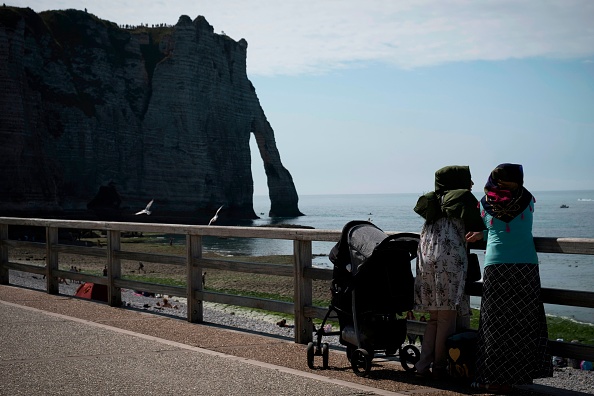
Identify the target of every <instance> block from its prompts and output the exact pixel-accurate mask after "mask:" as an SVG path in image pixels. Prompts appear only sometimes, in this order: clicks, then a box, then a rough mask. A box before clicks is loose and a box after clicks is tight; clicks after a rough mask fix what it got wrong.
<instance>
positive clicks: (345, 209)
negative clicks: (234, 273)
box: [204, 190, 594, 324]
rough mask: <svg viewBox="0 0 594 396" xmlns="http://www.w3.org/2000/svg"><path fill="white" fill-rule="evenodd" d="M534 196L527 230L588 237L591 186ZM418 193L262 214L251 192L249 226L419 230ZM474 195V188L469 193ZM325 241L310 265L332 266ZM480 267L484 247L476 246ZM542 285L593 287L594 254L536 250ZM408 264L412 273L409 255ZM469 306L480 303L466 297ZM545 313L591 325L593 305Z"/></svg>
mask: <svg viewBox="0 0 594 396" xmlns="http://www.w3.org/2000/svg"><path fill="white" fill-rule="evenodd" d="M532 193H533V195H534V196H535V198H536V204H535V213H534V227H533V234H534V236H535V237H564V238H565V237H569V238H594V190H591V191H542V192H539V191H532ZM419 195H420V194H354V195H302V196H299V209H300V211H301V212H302V213H304V216H299V217H292V218H271V217H268V211H269V209H270V200H269V198H268V197H267V196H255V197H254V210H255V212H256V214H257V215H258V216H259V217H260V219H257V220H254V221H253V222H252V225H253V226H263V225H298V226H310V227H314V228H316V229H322V230H342V228H343V226H344V225H345V224H346V223H347V222H349V221H351V220H368V221H371V222H372V223H373V224H375V225H376V226H378V227H379V228H381V229H382V230H384V231H386V232H392V231H394V232H420V231H421V227H422V225H423V219H422V218H421V217H420V216H419V215H417V214H416V213H415V212H414V211H413V207H414V206H415V204H416V201H417V199H418V197H419ZM475 195H476V196H477V198H480V197H481V194H480V193H475ZM333 246H334V243H330V242H313V243H312V249H313V254H314V262H313V265H314V266H315V267H319V268H332V266H333V265H332V263H331V262H330V261H329V259H328V253H329V252H330V250H331V249H332V247H333ZM204 248H205V249H206V250H214V251H217V252H219V253H223V254H226V255H229V256H234V255H279V254H283V255H286V254H288V255H290V254H292V253H293V244H292V241H285V240H269V239H245V238H228V239H220V238H210V237H207V238H205V239H204ZM476 253H477V254H478V256H479V261H480V263H481V269H484V266H483V258H484V251H476ZM538 257H539V265H540V276H541V283H542V286H543V287H547V288H556V289H568V290H582V291H591V290H592V287H593V286H594V256H592V255H568V254H552V253H538ZM411 269H412V271H413V274H415V272H416V271H415V263H414V260H413V261H412V262H411ZM471 305H472V306H473V307H475V308H478V307H479V306H480V298H479V297H472V298H471ZM545 310H546V312H547V314H550V315H555V316H561V317H565V318H569V319H572V320H575V321H578V322H584V323H590V324H594V309H590V308H581V307H566V306H562V305H553V304H545Z"/></svg>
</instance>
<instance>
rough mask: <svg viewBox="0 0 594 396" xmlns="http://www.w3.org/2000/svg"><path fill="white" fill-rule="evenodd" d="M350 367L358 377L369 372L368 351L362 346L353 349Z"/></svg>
mask: <svg viewBox="0 0 594 396" xmlns="http://www.w3.org/2000/svg"><path fill="white" fill-rule="evenodd" d="M351 367H352V368H353V371H354V372H355V374H357V375H358V376H360V377H364V376H366V375H367V374H369V371H370V370H371V357H370V356H369V352H367V351H366V350H365V349H363V348H359V349H356V350H354V351H353V353H352V354H351Z"/></svg>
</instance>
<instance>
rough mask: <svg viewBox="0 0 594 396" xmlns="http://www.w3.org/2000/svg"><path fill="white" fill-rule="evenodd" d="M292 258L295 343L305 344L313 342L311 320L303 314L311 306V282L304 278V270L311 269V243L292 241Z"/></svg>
mask: <svg viewBox="0 0 594 396" xmlns="http://www.w3.org/2000/svg"><path fill="white" fill-rule="evenodd" d="M293 257H294V265H293V268H294V271H295V276H294V281H295V285H294V291H295V297H294V300H295V301H294V307H295V342H297V343H299V344H307V343H308V342H310V341H312V340H313V324H312V320H311V318H307V317H306V316H305V313H304V308H305V307H306V306H311V305H312V280H311V279H310V278H306V277H305V276H304V273H305V269H306V268H310V267H311V258H312V251H311V241H293Z"/></svg>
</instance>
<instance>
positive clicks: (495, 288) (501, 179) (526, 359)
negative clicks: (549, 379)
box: [466, 163, 552, 393]
mask: <svg viewBox="0 0 594 396" xmlns="http://www.w3.org/2000/svg"><path fill="white" fill-rule="evenodd" d="M535 202H536V200H535V199H534V197H533V196H532V194H531V193H530V192H529V191H528V190H527V189H526V188H525V187H524V171H523V169H522V165H518V164H507V163H506V164H501V165H498V166H497V167H496V168H495V169H494V170H493V171H492V172H491V174H490V175H489V178H488V180H487V183H486V185H485V196H484V197H483V198H482V199H481V201H480V210H481V215H482V217H483V221H484V224H485V226H486V228H487V229H486V231H483V232H469V233H468V234H467V235H466V240H467V241H468V242H475V241H478V240H481V239H484V240H486V242H487V250H486V253H485V262H484V265H485V270H484V274H483V296H482V299H481V310H480V319H479V331H478V344H477V360H476V375H475V379H474V382H473V383H472V387H473V388H476V389H483V390H488V391H493V392H500V393H507V392H509V391H511V386H512V385H520V384H530V383H532V380H533V379H535V378H541V377H545V376H551V374H552V365H551V357H550V356H549V355H548V354H547V353H546V349H547V342H548V331H547V324H546V319H545V312H544V307H543V304H542V302H541V300H540V274H539V267H538V257H537V254H536V249H535V247H534V239H533V236H532V221H533V212H534V203H535Z"/></svg>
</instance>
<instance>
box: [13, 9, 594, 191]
mask: <svg viewBox="0 0 594 396" xmlns="http://www.w3.org/2000/svg"><path fill="white" fill-rule="evenodd" d="M7 4H9V5H14V6H19V7H30V8H32V9H33V10H34V11H36V12H40V11H45V10H56V9H67V8H76V9H81V10H82V9H84V8H86V9H87V11H88V12H90V13H92V14H95V15H96V16H98V17H99V18H101V19H105V20H109V21H112V22H115V23H117V24H134V25H139V24H141V23H143V24H149V25H150V24H157V23H167V24H175V23H177V21H178V19H179V17H180V16H181V15H187V16H189V17H190V18H192V19H195V18H196V17H198V16H200V15H201V16H204V17H205V18H206V20H207V21H208V22H209V23H210V24H211V25H212V26H213V28H214V31H215V32H216V33H222V32H224V33H225V34H226V35H228V36H229V37H231V38H233V39H234V40H236V41H237V40H240V39H241V38H244V39H245V40H246V41H247V42H248V51H247V68H248V70H247V73H248V78H249V79H250V81H251V82H252V83H253V85H254V87H255V88H256V94H257V95H258V98H259V100H260V104H261V105H262V108H263V110H264V113H265V114H266V117H267V119H268V121H269V122H270V124H271V126H272V128H273V129H274V133H275V139H276V144H277V148H278V150H279V152H280V156H281V161H282V163H283V165H284V166H285V168H287V169H288V171H289V172H290V173H291V175H292V177H293V181H294V183H295V187H296V189H297V193H298V194H299V195H319V194H383V193H419V194H421V193H425V192H428V191H431V190H433V187H434V184H433V183H434V174H435V171H436V170H437V169H439V168H441V167H443V166H446V165H469V166H470V170H471V173H472V175H473V180H474V182H475V188H474V191H477V190H479V191H480V190H481V189H482V187H483V186H484V184H485V182H486V179H487V177H488V175H489V173H490V171H491V170H492V169H493V168H494V167H495V166H496V165H497V164H500V163H504V162H512V163H520V164H522V165H523V167H524V173H525V186H526V187H527V188H528V189H529V190H532V191H551V190H594V154H593V150H594V0H558V1H551V0H481V1H474V0H398V1H395V0H368V1H361V0H283V1H280V0H278V1H271V0H217V1H212V0H205V1H202V0H193V1H192V0H168V1H164V0H163V1H150V0H117V1H116V0H102V1H101V2H98V1H95V0H93V1H90V0H51V1H49V0H30V1H20V0H19V1H16V2H14V1H13V2H7ZM251 149H252V171H253V177H254V194H255V195H268V189H267V186H266V177H265V174H264V167H263V164H262V160H261V159H260V157H259V154H258V153H257V149H256V146H255V144H254V143H253V139H252V145H251Z"/></svg>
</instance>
